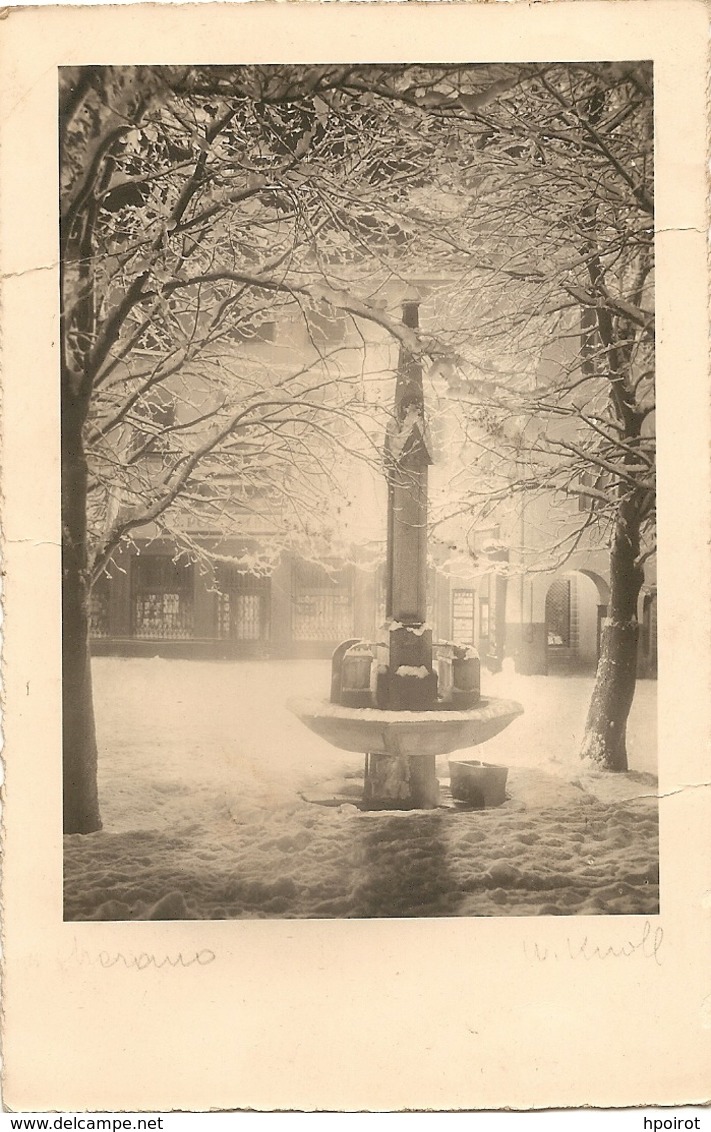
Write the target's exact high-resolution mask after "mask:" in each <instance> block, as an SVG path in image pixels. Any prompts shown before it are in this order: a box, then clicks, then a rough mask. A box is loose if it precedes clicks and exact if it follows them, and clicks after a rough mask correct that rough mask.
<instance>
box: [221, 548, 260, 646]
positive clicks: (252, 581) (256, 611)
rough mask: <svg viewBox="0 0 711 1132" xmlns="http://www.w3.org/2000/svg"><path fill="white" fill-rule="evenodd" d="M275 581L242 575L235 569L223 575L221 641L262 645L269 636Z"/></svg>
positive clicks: (224, 570)
mask: <svg viewBox="0 0 711 1132" xmlns="http://www.w3.org/2000/svg"><path fill="white" fill-rule="evenodd" d="M270 584H271V580H270V579H269V578H259V577H256V576H255V575H253V574H241V573H239V571H238V570H237V569H236V568H235V567H231V566H224V567H223V568H222V569H221V571H220V578H219V587H220V592H219V594H218V599H217V635H218V637H219V638H220V639H221V640H234V641H262V640H265V639H266V638H267V636H268V632H269V626H268V616H267V611H268V599H269V591H270Z"/></svg>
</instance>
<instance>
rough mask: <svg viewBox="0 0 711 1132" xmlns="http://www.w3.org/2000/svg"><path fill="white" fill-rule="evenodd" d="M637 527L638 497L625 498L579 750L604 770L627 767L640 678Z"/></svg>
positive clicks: (617, 525)
mask: <svg viewBox="0 0 711 1132" xmlns="http://www.w3.org/2000/svg"><path fill="white" fill-rule="evenodd" d="M639 528H640V521H639V515H638V511H637V506H636V501H635V500H634V498H626V499H624V500H622V501H621V502H620V504H619V508H618V513H617V518H616V521H615V529H614V533H613V540H612V549H611V555H610V606H609V610H608V618H607V621H605V622H604V623H603V629H602V642H601V650H600V661H599V663H598V667H597V676H596V678H595V687H594V689H593V694H592V699H591V701H590V707H589V709H588V717H587V721H586V724H585V734H584V736H583V745H582V749H581V752H580V755H581V758H583V759H592V760H593V761H594V762H596V763H598V764H599V765H600V766H602V767H604V768H605V769H606V770H615V771H625V770H627V742H626V735H627V718H628V716H629V712H630V708H631V706H632V700H633V698H634V690H635V684H636V682H637V639H638V636H639V623H638V621H637V600H638V598H639V592H640V589H641V587H642V582H643V581H644V571H643V569H642V567H641V566H640V565H639V561H638V559H639V543H640V532H639Z"/></svg>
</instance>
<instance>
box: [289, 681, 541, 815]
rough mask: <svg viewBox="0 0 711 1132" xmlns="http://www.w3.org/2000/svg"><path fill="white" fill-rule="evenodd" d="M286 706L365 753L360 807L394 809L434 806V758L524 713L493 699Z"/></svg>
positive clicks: (338, 742)
mask: <svg viewBox="0 0 711 1132" xmlns="http://www.w3.org/2000/svg"><path fill="white" fill-rule="evenodd" d="M288 706H289V708H290V710H291V711H293V712H294V714H295V715H296V716H298V718H299V719H300V720H301V721H302V723H304V724H306V726H307V727H308V728H309V729H310V730H311V731H314V732H315V733H316V734H317V735H320V736H321V737H322V738H323V739H326V740H327V741H328V742H329V743H330V744H331V745H332V746H334V747H338V748H339V749H340V750H343V751H355V752H360V753H361V754H364V755H365V756H366V758H365V772H364V785H363V804H364V806H365V807H366V808H368V809H394V810H415V809H433V808H434V807H436V806H437V805H439V800H440V799H439V782H438V780H437V773H436V757H437V755H447V754H451V752H452V751H459V750H462V749H463V748H465V747H470V746H477V745H478V744H479V743H485V742H486V741H487V740H488V739H492V738H493V737H494V735H498V733H499V732H500V731H503V729H504V728H505V727H508V725H509V724H510V723H511V722H512V721H513V720H514V719H516V717H517V716H519V715H521V713H522V711H523V709H522V707H521V705H520V704H518V703H516V702H515V701H514V700H503V699H494V698H489V699H481V700H479V702H478V704H477V705H476V707H472V708H468V709H466V710H464V711H449V710H441V711H437V710H436V709H435V710H434V711H383V710H381V709H378V708H350V707H345V706H343V705H342V704H333V703H330V702H329V701H328V700H325V699H311V698H308V699H294V700H290V701H289V703H288Z"/></svg>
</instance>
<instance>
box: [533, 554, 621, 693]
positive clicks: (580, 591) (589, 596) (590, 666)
mask: <svg viewBox="0 0 711 1132" xmlns="http://www.w3.org/2000/svg"><path fill="white" fill-rule="evenodd" d="M608 597H609V587H608V586H607V583H606V582H605V580H604V578H602V577H600V575H598V574H594V573H593V572H592V571H588V570H571V571H569V572H567V573H565V574H561V575H559V576H558V577H556V578H554V579H553V581H552V582H551V583H550V585H549V586H548V589H547V591H546V599H545V626H546V648H547V656H548V671H549V673H551V674H556V673H560V674H574V673H586V672H594V671H595V668H596V667H597V661H598V657H599V655H600V636H601V628H602V621H603V619H604V617H605V616H606V615H607V602H608Z"/></svg>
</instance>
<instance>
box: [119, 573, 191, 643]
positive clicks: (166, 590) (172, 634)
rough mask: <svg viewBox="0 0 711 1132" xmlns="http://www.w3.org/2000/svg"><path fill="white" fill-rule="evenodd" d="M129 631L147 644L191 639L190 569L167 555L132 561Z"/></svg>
mask: <svg viewBox="0 0 711 1132" xmlns="http://www.w3.org/2000/svg"><path fill="white" fill-rule="evenodd" d="M131 580H132V589H133V593H132V602H131V607H132V608H131V613H132V629H133V635H134V637H139V638H141V639H144V640H146V639H148V640H186V639H189V638H190V637H192V636H193V567H192V565H190V564H189V563H185V562H174V561H173V560H172V558H171V557H170V556H169V555H167V554H165V555H164V554H156V555H149V556H147V557H145V558H134V560H133V563H132V570H131Z"/></svg>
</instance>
